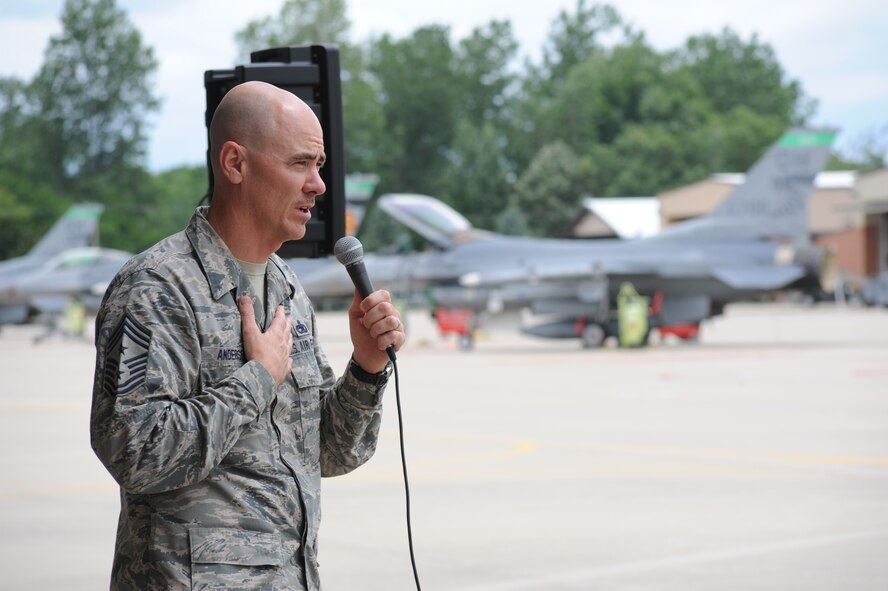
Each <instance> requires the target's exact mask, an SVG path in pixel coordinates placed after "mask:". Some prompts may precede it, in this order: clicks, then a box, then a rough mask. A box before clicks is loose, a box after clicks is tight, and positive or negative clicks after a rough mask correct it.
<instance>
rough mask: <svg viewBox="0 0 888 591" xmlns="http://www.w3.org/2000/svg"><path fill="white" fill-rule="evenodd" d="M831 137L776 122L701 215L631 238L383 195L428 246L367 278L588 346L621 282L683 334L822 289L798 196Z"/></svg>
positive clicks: (817, 251)
mask: <svg viewBox="0 0 888 591" xmlns="http://www.w3.org/2000/svg"><path fill="white" fill-rule="evenodd" d="M835 135H836V132H835V130H817V129H791V130H789V131H787V132H786V133H785V134H784V135H783V136H782V137H781V138H780V139H779V140H778V141H777V143H776V144H775V145H774V146H772V147H771V148H770V149H769V150H768V151H767V152H766V153H765V154H764V155H763V156H762V157H761V159H760V160H759V161H758V162H757V163H756V164H755V165H753V167H752V168H751V169H750V171H749V173H748V174H747V177H746V182H745V183H744V184H743V185H741V186H740V187H738V188H737V189H736V190H735V191H734V192H733V193H731V194H730V195H729V196H728V197H727V198H726V199H725V200H724V201H723V202H722V203H721V204H720V205H719V206H718V207H716V208H715V210H713V211H712V212H711V213H709V214H708V215H705V216H702V217H700V218H697V219H694V220H689V221H686V222H681V223H678V224H674V225H672V226H669V227H667V228H666V229H664V230H663V231H661V232H660V233H659V234H657V235H655V236H651V237H647V238H639V239H633V240H619V239H617V240H564V239H540V238H526V237H511V236H503V235H497V234H492V233H489V232H483V231H479V230H477V229H475V228H472V226H471V224H470V223H469V222H468V221H467V220H466V219H465V218H464V217H463V216H462V215H460V214H459V213H457V212H456V211H454V210H452V209H451V208H450V207H448V206H446V205H445V204H443V203H441V202H440V201H438V200H436V199H433V198H432V197H428V196H423V195H405V194H396V195H386V196H383V197H381V198H380V201H379V205H380V207H381V208H382V209H384V210H385V211H386V212H388V213H389V214H390V215H392V216H393V217H394V218H395V219H397V220H399V221H401V222H403V223H405V224H407V225H408V226H409V227H410V228H412V229H413V230H414V231H417V232H418V233H420V234H421V235H423V236H424V237H425V238H426V239H427V240H428V241H429V243H430V244H431V245H432V248H431V249H430V250H428V251H425V252H419V253H412V254H407V255H401V256H382V255H375V256H374V255H368V256H367V257H365V263H366V266H367V269H368V272H369V274H370V277H371V278H372V280H373V281H374V283H375V284H376V286H377V287H380V286H384V287H387V288H388V289H390V290H392V291H395V292H400V293H403V292H405V291H407V292H412V293H416V292H420V291H423V292H425V293H426V294H428V296H429V298H430V299H431V301H432V305H433V306H435V307H437V308H442V309H447V310H463V311H468V312H470V313H471V315H472V318H471V320H470V321H469V322H470V323H471V324H472V326H477V323H478V322H479V320H482V319H484V318H485V317H486V316H489V315H492V314H497V313H501V312H505V311H508V310H516V309H521V310H524V311H525V312H528V313H529V314H527V313H526V314H525V315H524V325H523V326H522V330H524V331H525V332H527V333H529V334H532V335H536V336H539V337H547V338H577V339H581V341H582V342H583V344H584V345H585V346H588V347H593V346H598V345H600V344H601V343H602V342H603V341H604V340H605V339H606V338H607V337H609V336H614V335H616V334H617V332H618V326H617V314H616V298H617V295H618V293H619V291H620V287H621V286H622V285H623V284H624V283H626V282H629V283H631V284H632V285H633V286H634V288H635V289H636V290H637V292H638V293H639V294H642V295H644V296H647V297H649V298H650V300H651V302H652V303H653V305H652V306H651V311H650V318H649V326H651V327H657V328H663V329H665V328H667V327H668V328H672V329H674V330H676V331H677V333H678V332H679V331H678V329H679V328H680V329H681V331H685V332H686V335H692V334H693V333H694V330H695V328H696V327H697V326H699V323H700V322H701V321H702V320H704V319H706V318H709V317H711V316H713V315H716V314H720V313H721V312H722V310H723V308H724V306H725V305H726V304H728V303H730V302H734V301H741V300H755V299H759V298H761V297H762V296H764V295H767V294H773V293H774V292H775V291H778V290H784V289H787V288H794V287H806V286H808V287H811V286H814V285H815V284H821V285H820V286H821V287H823V288H826V289H829V286H828V285H822V284H823V283H824V282H825V280H826V278H825V276H824V274H825V271H826V269H827V267H828V265H826V261H827V254H826V253H825V252H824V251H823V250H822V249H821V248H820V247H818V246H816V245H814V244H812V243H811V242H810V239H809V237H808V216H807V201H808V197H809V196H810V194H811V192H812V190H813V183H814V178H815V176H816V175H817V174H818V172H819V171H820V170H821V169H822V168H823V166H824V165H825V164H826V161H827V159H828V157H829V147H830V145H831V143H832V141H833V139H834V137H835ZM294 266H295V267H296V268H297V273H298V264H294ZM300 280H301V281H302V283H303V285H304V287H305V289H306V291H307V292H308V294H309V296H310V297H312V298H325V297H333V296H348V295H350V294H351V293H352V291H351V289H352V288H351V284H350V282H349V280H348V277H347V274H346V272H345V271H344V270H343V269H342V268H341V267H338V268H337V265H336V264H332V265H331V266H329V267H326V268H320V269H315V270H313V271H310V272H308V273H305V274H303V275H302V276H300ZM467 334H468V335H470V332H469V333H467ZM469 345H470V343H469Z"/></svg>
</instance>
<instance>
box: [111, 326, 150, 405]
mask: <svg viewBox="0 0 888 591" xmlns="http://www.w3.org/2000/svg"><path fill="white" fill-rule="evenodd" d="M113 340H115V341H118V342H119V343H120V344H119V348H118V349H117V350H118V351H119V353H118V355H119V358H118V359H119V361H118V362H117V363H110V364H109V366H108V371H106V373H105V387H106V389H107V390H111V391H113V390H115V389H116V391H117V395H118V396H121V395H126V394H129V393H130V392H132V391H133V390H135V389H136V388H138V387H139V386H141V385H143V384H144V383H145V376H146V370H147V367H148V347H149V346H150V345H151V331H150V330H148V329H147V328H145V326H144V325H142V324H141V323H140V322H139V321H138V320H136V319H135V318H133V317H132V316H131V315H130V313H129V312H127V313H126V314H125V315H124V318H123V323H122V324H121V325H120V327H119V328H118V329H117V333H116V334H115V335H114V337H113ZM113 347H114V343H112V344H111V347H110V350H111V351H113V350H114V349H113ZM115 365H116V366H117V367H116V368H115V367H114V366H115ZM115 370H116V371H115ZM115 374H116V375H115ZM112 383H113V387H110V388H109V386H111V385H112Z"/></svg>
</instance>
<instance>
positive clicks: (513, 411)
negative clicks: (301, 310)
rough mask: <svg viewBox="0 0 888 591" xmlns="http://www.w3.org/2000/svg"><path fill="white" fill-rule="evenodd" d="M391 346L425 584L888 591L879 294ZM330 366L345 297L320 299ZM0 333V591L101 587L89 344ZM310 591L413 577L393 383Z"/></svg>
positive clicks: (340, 485)
mask: <svg viewBox="0 0 888 591" xmlns="http://www.w3.org/2000/svg"><path fill="white" fill-rule="evenodd" d="M408 320H409V321H408V323H407V325H408V330H409V333H410V341H409V343H408V346H407V347H406V348H405V349H404V350H402V351H401V353H400V355H399V364H400V368H399V370H400V378H399V382H400V386H401V390H402V392H401V397H402V407H403V408H402V411H403V422H404V430H405V435H406V456H407V466H408V471H409V478H410V497H411V504H412V523H413V538H414V547H415V552H416V561H417V567H418V569H419V576H420V580H421V582H422V586H423V589H425V590H426V591H457V590H459V591H512V590H539V591H543V590H546V591H548V590H562V589H565V590H566V589H577V590H599V589H600V590H609V591H610V590H618V591H643V590H657V591H673V590H674V591H679V590H682V591H687V590H707V591H708V590H713V589H715V590H724V591H734V590H736V591H740V590H744V591H746V590H774V591H777V590H780V591H787V590H806V591H807V590H823V591H834V590H873V591H877V590H878V591H881V590H884V589H888V310H871V309H835V308H832V307H827V306H822V307H816V308H800V307H795V306H791V305H748V306H735V307H733V308H729V310H728V314H727V315H726V316H725V317H722V318H719V319H716V320H714V321H711V322H709V323H707V324H706V325H705V326H704V327H703V332H702V336H701V339H700V342H699V343H698V344H695V345H689V344H678V345H676V344H671V343H661V344H659V345H657V346H654V347H650V348H647V349H644V350H619V349H603V350H596V351H584V350H582V349H581V348H580V347H579V346H578V344H577V343H575V342H570V341H563V342H562V341H555V342H553V341H544V340H538V339H532V338H529V337H521V336H519V335H518V334H517V333H514V332H506V331H494V332H489V333H482V334H481V335H480V338H479V341H478V344H477V346H476V348H475V350H474V351H473V352H471V353H467V352H464V351H460V350H458V349H457V347H456V346H455V343H454V341H453V339H452V338H447V339H444V338H441V337H440V336H439V335H437V333H436V331H435V329H434V327H433V326H432V325H431V323H430V322H429V320H428V318H427V316H426V315H425V314H423V313H420V312H417V313H412V314H411V315H410V316H409V319H408ZM319 323H320V339H321V342H322V343H323V344H324V346H325V348H326V350H327V353H328V355H329V357H330V358H331V361H332V362H333V363H334V366H335V367H336V368H337V369H341V368H342V367H344V365H345V362H346V361H347V359H348V355H349V351H350V346H349V341H348V337H347V334H346V327H345V318H344V316H343V315H342V314H335V313H325V314H322V315H321V318H320V320H319ZM40 331H41V329H39V328H38V327H33V326H30V327H13V328H11V329H8V330H4V331H3V332H2V333H0V375H2V388H0V410H2V412H0V466H2V472H0V474H2V475H0V572H2V577H0V581H2V582H0V588H2V589H28V590H31V589H41V590H42V589H59V590H77V589H89V590H92V589H106V588H107V586H108V574H109V571H110V565H111V556H112V551H113V544H114V533H115V525H116V520H117V512H118V509H119V501H118V493H117V488H116V485H115V484H114V482H113V481H112V480H111V478H110V477H109V476H108V475H107V473H106V472H105V471H104V469H103V468H102V466H101V465H100V464H99V462H98V460H97V459H96V458H95V456H94V455H93V453H92V451H91V450H90V447H89V433H88V424H89V401H90V392H91V383H92V373H93V364H94V358H93V348H92V344H91V343H90V342H89V341H88V340H87V341H81V340H76V339H70V338H64V337H61V336H50V337H49V338H47V339H45V340H44V341H43V342H42V343H40V344H37V345H35V344H34V343H33V338H34V337H35V336H37V335H39V334H40ZM323 498H324V521H323V525H322V527H321V540H320V562H321V573H322V579H323V581H324V586H325V587H324V588H325V591H356V590H360V591H399V590H405V591H406V590H409V589H415V585H414V582H413V575H412V572H411V568H410V555H409V552H408V546H407V529H406V525H405V492H404V485H403V479H402V474H401V463H400V451H399V444H398V421H397V413H396V405H395V388H394V384H393V383H392V384H391V385H390V386H389V390H388V392H387V393H386V414H385V420H384V423H383V432H382V439H381V441H380V445H379V450H378V452H377V455H376V457H374V458H373V460H371V462H370V463H369V464H368V465H366V466H364V467H363V468H361V469H360V470H358V471H356V472H355V473H353V474H350V475H347V476H343V477H339V478H334V479H330V480H325V481H324V490H323Z"/></svg>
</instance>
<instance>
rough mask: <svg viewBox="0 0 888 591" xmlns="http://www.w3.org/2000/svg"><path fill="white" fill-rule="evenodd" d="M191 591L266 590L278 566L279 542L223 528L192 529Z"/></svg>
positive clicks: (266, 535)
mask: <svg viewBox="0 0 888 591" xmlns="http://www.w3.org/2000/svg"><path fill="white" fill-rule="evenodd" d="M188 537H189V544H190V546H191V588H192V589H201V590H204V589H269V588H272V587H273V586H274V579H275V577H276V576H277V574H278V571H279V568H280V566H281V561H282V557H281V553H282V546H281V538H280V535H278V534H276V533H264V532H256V531H249V530H244V529H235V528H224V527H193V528H190V529H189V530H188Z"/></svg>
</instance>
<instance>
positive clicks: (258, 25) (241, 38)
mask: <svg viewBox="0 0 888 591" xmlns="http://www.w3.org/2000/svg"><path fill="white" fill-rule="evenodd" d="M346 8H347V7H346V2H345V0H286V1H285V2H284V3H283V5H282V6H281V10H280V12H279V13H278V14H277V15H275V16H268V17H265V18H261V19H257V20H254V21H250V22H249V23H247V25H246V26H245V27H244V28H243V29H241V30H240V31H238V32H236V33H235V35H234V39H235V42H236V43H237V46H238V51H239V53H240V57H241V59H242V60H244V61H249V57H250V53H251V52H253V51H257V50H260V49H267V48H269V47H281V46H285V45H305V44H314V43H331V44H335V45H339V46H346V45H348V31H349V28H350V27H351V22H350V21H349V19H348V16H347V15H346Z"/></svg>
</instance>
